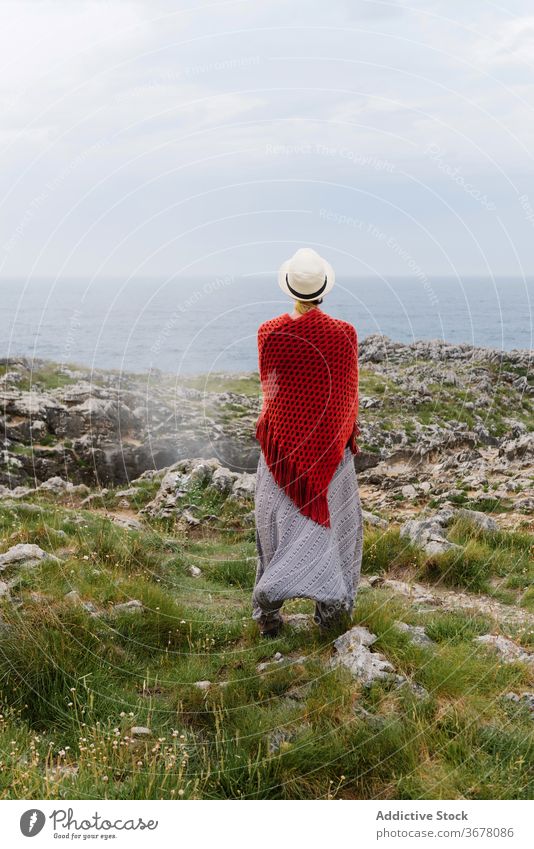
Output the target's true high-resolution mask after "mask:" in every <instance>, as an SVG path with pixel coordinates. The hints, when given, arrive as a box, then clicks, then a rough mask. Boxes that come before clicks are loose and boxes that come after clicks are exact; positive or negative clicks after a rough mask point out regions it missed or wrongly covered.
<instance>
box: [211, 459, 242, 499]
mask: <svg viewBox="0 0 534 849" xmlns="http://www.w3.org/2000/svg"><path fill="white" fill-rule="evenodd" d="M238 477H239V475H238V474H237V472H232V471H230V469H225V468H224V467H222V466H221V467H219V468H218V469H215V471H214V473H213V477H212V479H211V485H212V486H213V487H214V488H215V489H216V490H218V491H219V492H222V493H223V494H224V495H228V494H229V493H230V492H231V491H232V487H233V485H234V483H235V481H236V480H237V478H238Z"/></svg>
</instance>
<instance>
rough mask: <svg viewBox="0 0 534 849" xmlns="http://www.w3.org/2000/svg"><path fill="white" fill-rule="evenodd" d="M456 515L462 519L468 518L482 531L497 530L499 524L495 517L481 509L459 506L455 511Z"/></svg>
mask: <svg viewBox="0 0 534 849" xmlns="http://www.w3.org/2000/svg"><path fill="white" fill-rule="evenodd" d="M456 512H457V515H458V516H460V517H461V518H463V519H468V520H469V521H470V522H472V523H473V524H474V525H477V526H478V527H479V528H482V530H484V531H498V530H499V526H498V524H497V522H496V521H495V519H492V518H491V516H488V514H487V513H483V512H482V511H481V510H467V509H466V508H465V507H459V508H458V510H457V511H456Z"/></svg>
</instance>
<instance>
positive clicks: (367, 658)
mask: <svg viewBox="0 0 534 849" xmlns="http://www.w3.org/2000/svg"><path fill="white" fill-rule="evenodd" d="M376 639H377V637H376V635H375V634H372V633H371V632H370V631H368V630H367V628H362V627H361V626H359V625H357V626H356V627H354V628H351V629H350V631H347V632H346V633H345V634H342V635H341V636H340V637H338V638H337V640H335V641H334V648H335V651H336V654H335V655H334V657H333V658H332V659H331V661H330V665H331V666H332V667H336V666H344V667H346V668H347V669H348V670H349V671H350V673H351V674H352V675H353V676H354V677H355V678H357V679H358V680H359V681H361V682H362V683H363V684H371V683H372V682H373V681H376V680H378V679H383V678H387V677H388V675H389V674H390V673H392V672H394V671H395V670H394V667H393V666H392V665H391V663H390V662H389V661H388V660H386V658H385V657H384V656H383V655H382V654H380V652H372V651H371V650H370V648H369V646H371V645H372V644H373V643H374V642H375V640H376Z"/></svg>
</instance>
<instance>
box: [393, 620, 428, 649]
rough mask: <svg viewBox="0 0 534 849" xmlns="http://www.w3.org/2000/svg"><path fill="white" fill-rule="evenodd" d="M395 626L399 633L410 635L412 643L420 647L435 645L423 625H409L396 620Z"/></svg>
mask: <svg viewBox="0 0 534 849" xmlns="http://www.w3.org/2000/svg"><path fill="white" fill-rule="evenodd" d="M393 624H394V625H395V627H396V628H398V630H399V631H402V632H403V633H405V634H408V635H409V637H410V641H411V642H412V643H415V644H416V645H418V646H434V645H435V643H434V640H431V639H430V637H429V636H428V635H427V634H426V632H425V629H424V627H423V626H422V625H409V624H408V623H407V622H400V621H398V620H396V621H395V622H394V623H393Z"/></svg>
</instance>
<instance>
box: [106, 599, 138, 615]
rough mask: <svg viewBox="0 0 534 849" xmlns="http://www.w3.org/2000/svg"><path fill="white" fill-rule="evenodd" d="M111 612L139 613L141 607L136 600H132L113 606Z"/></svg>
mask: <svg viewBox="0 0 534 849" xmlns="http://www.w3.org/2000/svg"><path fill="white" fill-rule="evenodd" d="M112 610H113V611H114V612H115V613H141V612H142V610H143V605H142V603H141V602H140V601H138V599H136V598H132V599H130V601H124V602H121V603H120V604H114V605H113V608H112Z"/></svg>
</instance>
